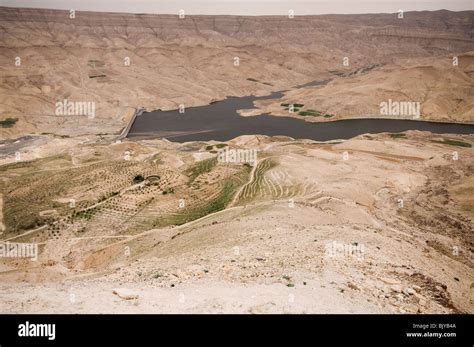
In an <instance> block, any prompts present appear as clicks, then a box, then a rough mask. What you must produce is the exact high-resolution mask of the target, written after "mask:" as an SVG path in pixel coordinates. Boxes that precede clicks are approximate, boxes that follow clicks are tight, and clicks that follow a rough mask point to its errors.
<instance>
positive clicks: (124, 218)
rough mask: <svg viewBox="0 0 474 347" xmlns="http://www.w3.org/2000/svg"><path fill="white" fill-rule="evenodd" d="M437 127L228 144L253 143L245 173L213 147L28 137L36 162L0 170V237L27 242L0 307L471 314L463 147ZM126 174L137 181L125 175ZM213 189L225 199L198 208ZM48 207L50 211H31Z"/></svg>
mask: <svg viewBox="0 0 474 347" xmlns="http://www.w3.org/2000/svg"><path fill="white" fill-rule="evenodd" d="M446 138H448V137H446ZM442 139H445V137H442V138H440V136H439V135H437V136H433V135H431V134H429V133H420V132H408V133H407V134H406V135H404V136H399V135H397V136H392V135H390V134H382V135H377V136H375V135H365V136H360V137H357V138H355V139H352V140H348V141H344V142H341V143H337V144H318V143H315V142H312V141H293V140H288V139H285V138H273V139H271V138H267V137H261V136H259V137H255V136H246V137H241V138H237V139H235V140H233V141H230V142H229V143H228V145H229V146H230V147H236V148H257V149H258V150H259V152H258V153H259V157H258V158H259V161H258V164H257V165H256V166H254V168H253V169H252V170H246V169H245V166H242V165H235V164H225V165H222V164H215V165H214V164H211V163H212V162H209V160H210V159H204V158H208V157H209V156H211V157H212V153H211V151H213V148H216V147H215V145H216V143H214V144H206V143H187V144H183V145H180V144H173V143H169V142H166V141H156V140H155V141H142V142H138V143H133V142H124V143H121V144H115V145H106V144H104V145H95V146H91V145H87V144H83V145H76V146H75V147H74V148H75V152H74V153H72V154H71V155H72V156H71V157H61V156H57V155H56V156H48V154H47V153H48V149H47V145H43V147H45V150H44V151H43V152H42V153H43V155H44V158H43V159H38V160H36V161H34V162H31V164H28V165H21V166H19V165H18V164H10V165H4V166H2V168H3V173H2V176H3V177H4V180H5V181H6V182H5V183H6V184H5V186H4V190H3V192H4V204H5V206H4V222H5V223H6V227H7V230H6V235H5V236H6V237H4V238H3V239H4V240H5V239H7V237H8V239H9V240H10V241H11V242H14V241H22V242H27V241H28V242H32V241H36V242H39V243H40V249H41V253H40V256H39V260H38V261H37V262H34V261H30V260H20V261H19V260H8V259H6V258H5V259H4V260H3V261H2V272H1V273H0V278H1V283H2V284H1V286H0V290H1V292H2V295H1V296H0V298H1V299H0V300H1V301H2V303H1V307H2V310H3V311H4V312H69V313H71V312H83V313H84V312H241V313H244V312H251V313H276V312H289V313H290V312H291V313H298V312H320V313H321V312H323V313H340V312H373V313H377V312H379V313H380V312H386V313H391V312H413V313H417V312H418V313H430V312H431V313H435V312H436V313H452V312H470V313H472V312H473V311H474V302H473V300H472V296H471V295H470V293H471V292H472V286H473V280H474V278H473V275H472V266H473V262H472V261H473V259H472V249H471V248H472V247H471V245H472V235H473V234H472V205H470V203H469V202H466V200H465V199H466V198H468V197H466V196H465V195H463V193H462V188H461V187H465V186H466V185H467V186H468V187H470V186H471V182H472V172H473V170H472V167H473V164H474V160H473V155H472V148H467V147H466V148H464V147H459V146H451V145H447V144H442V143H437V142H434V141H439V140H442ZM449 139H451V140H458V141H462V142H464V143H470V144H472V142H473V141H474V138H473V137H472V136H463V137H461V136H449ZM62 141H64V147H65V148H66V147H67V145H68V141H70V140H69V139H63V140H62ZM209 147H211V148H209ZM124 151H130V152H132V155H131V159H130V160H128V161H127V160H125V159H124V158H123V153H124ZM454 152H456V153H457V157H456V158H457V160H454V157H453V153H454ZM206 153H207V154H206ZM53 154H54V153H51V154H50V155H53ZM214 155H215V154H214ZM344 158H346V159H347V160H345V159H344ZM200 159H203V160H202V161H197V162H196V160H200ZM211 160H212V159H211ZM73 162H75V165H74V164H73ZM203 163H209V164H206V165H203ZM196 165H197V166H196ZM33 168H34V170H32V169H33ZM86 168H87V170H86ZM104 168H108V169H107V170H108V172H110V173H111V174H112V176H109V174H107V175H105V174H99V173H100V172H103V171H102V170H103V169H104ZM197 168H199V169H197ZM125 169H126V172H127V174H126V175H124V172H125V171H123V170H125ZM43 173H45V174H46V173H47V176H46V175H43ZM136 173H142V174H143V175H144V176H145V177H150V178H147V179H146V180H145V181H144V182H142V183H138V184H136V183H134V182H133V181H132V179H133V177H134V175H135V174H136ZM71 175H73V176H71ZM153 175H158V176H160V180H159V181H158V182H159V183H158V185H156V183H153V182H156V181H153V180H152V178H151V176H153ZM196 175H197V176H196ZM68 177H75V178H74V179H73V180H72V181H71V180H70V179H69V181H68V179H67V178H68ZM92 177H94V179H93V180H92V179H91V178H92ZM123 177H125V179H123ZM25 180H26V181H27V182H29V183H28V185H26V186H25V185H23V184H20V182H25ZM122 181H123V182H122ZM59 182H62V183H61V184H59ZM80 182H82V183H80ZM229 182H234V183H235V184H236V185H234V186H233V187H234V188H233V189H232V192H233V194H232V195H229V196H227V195H226V194H224V193H225V192H226V189H227V188H225V187H228V186H229ZM79 183H80V184H79ZM58 186H61V189H59V190H58V189H52V188H51V187H58ZM170 186H172V187H173V188H174V191H173V192H169V193H168V194H165V195H164V194H163V193H161V192H162V191H164V190H167V188H168V187H170ZM6 187H9V189H8V190H5V188H6ZM47 187H50V188H47ZM92 187H94V188H93V189H92V190H91V188H92ZM446 187H452V188H449V189H447V188H446ZM111 190H113V191H116V192H117V193H115V194H114V195H110V194H107V192H108V191H111ZM45 191H47V192H49V193H48V195H47V196H45V195H44V194H43V193H42V192H45ZM223 192H224V193H223ZM40 196H43V198H42V199H43V203H42V204H38V205H41V206H32V207H30V208H29V209H28V210H25V209H24V208H21V207H22V206H25V205H24V204H28V201H36V200H37V199H38V197H40ZM71 196H74V197H75V198H76V208H74V209H73V210H74V211H73V212H71V209H70V208H68V206H67V202H68V201H69V199H68V197H71ZM104 196H105V200H104ZM151 196H154V197H155V199H152V200H150V197H151ZM182 197H184V198H185V201H186V203H185V206H186V207H185V208H180V207H179V200H180V198H182ZM399 199H402V200H403V203H402V204H400V200H399ZM222 201H227V203H228V208H227V209H224V210H214V211H213V210H212V206H216V204H218V203H219V202H222ZM458 201H464V205H463V203H458ZM466 204H467V206H470V209H469V208H468V209H466V208H465V207H463V206H466ZM30 206H31V205H30ZM51 208H54V209H55V210H56V211H57V215H56V217H50V218H52V219H45V220H39V219H38V218H37V215H36V216H35V211H39V210H41V211H45V210H50V209H51ZM81 211H83V212H81ZM85 211H89V213H87V212H85ZM203 211H205V213H204V214H200V213H201V212H203ZM92 212H93V213H92ZM12 213H14V214H12ZM18 214H20V217H21V218H20V219H18V218H15V217H16V216H18ZM131 216H132V218H130V217H131ZM12 218H13V219H12ZM31 218H35V219H34V220H32V221H31V223H36V226H35V227H36V228H39V229H37V230H35V229H31V227H29V226H28V223H26V221H28V220H30V219H31ZM18 220H21V221H22V222H23V224H18ZM15 221H16V222H15ZM173 224H175V226H173ZM42 225H44V226H45V227H42ZM338 247H346V248H345V249H340V248H338ZM455 250H456V251H455ZM117 288H118V292H119V293H121V291H125V294H123V297H127V296H128V295H131V297H133V299H129V300H127V299H123V298H121V297H120V296H119V295H116V294H114V293H113V292H114V290H117Z"/></svg>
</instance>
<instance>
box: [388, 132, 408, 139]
mask: <svg viewBox="0 0 474 347" xmlns="http://www.w3.org/2000/svg"><path fill="white" fill-rule="evenodd" d="M390 137H391V138H392V139H406V138H407V134H405V133H392V134H390Z"/></svg>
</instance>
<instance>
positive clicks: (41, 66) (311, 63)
mask: <svg viewBox="0 0 474 347" xmlns="http://www.w3.org/2000/svg"><path fill="white" fill-rule="evenodd" d="M473 17H474V12H473V11H465V12H449V11H436V12H407V13H405V14H404V18H403V19H398V18H397V14H377V15H372V14H371V15H324V16H301V17H300V16H296V17H295V18H293V19H290V18H288V17H286V16H263V17H238V16H186V17H185V18H184V19H179V17H178V15H139V14H123V13H120V14H119V13H94V12H77V13H76V16H75V18H74V19H71V18H69V12H68V11H58V10H39V9H16V8H6V7H1V8H0V28H1V30H2V35H1V36H0V51H1V54H0V71H1V72H0V78H1V80H2V83H1V84H0V88H1V89H0V113H1V118H2V120H3V119H6V118H17V119H18V121H17V123H16V124H15V125H13V126H11V127H8V128H0V133H1V134H2V136H6V137H15V136H18V135H22V134H25V133H55V134H60V135H68V136H76V135H81V134H98V133H109V134H110V133H118V132H119V131H120V129H121V128H123V127H124V126H125V124H126V122H127V121H128V119H130V116H131V114H133V112H134V109H136V108H137V107H141V106H144V107H145V108H146V109H148V110H155V109H177V108H178V107H179V105H180V104H184V105H185V106H186V107H191V106H197V105H205V104H208V103H210V102H211V101H214V100H220V99H223V98H225V97H226V96H229V95H234V96H243V95H250V94H257V95H262V94H268V93H269V92H270V91H275V90H282V89H288V88H289V87H292V86H295V85H300V84H303V83H306V82H309V81H314V80H322V79H326V78H337V77H335V76H334V75H333V74H331V73H330V71H343V72H351V71H357V70H359V69H361V68H362V69H363V68H366V67H370V66H374V65H377V66H378V65H384V64H389V63H395V62H397V61H398V60H400V59H408V58H413V59H415V58H423V57H446V56H447V55H449V54H461V53H463V52H467V51H470V50H472V49H473V39H472V28H471V25H470V23H472V21H473ZM346 57H347V58H348V66H345V65H344V58H346ZM18 58H19V59H20V60H19V61H18ZM236 58H238V64H237V65H236ZM64 99H68V100H72V101H78V102H79V101H88V102H95V106H96V116H95V117H94V118H93V119H88V118H87V117H84V116H83V115H73V116H67V117H65V116H63V115H57V114H55V110H56V108H55V103H56V102H57V101H58V100H64ZM454 116H455V115H454Z"/></svg>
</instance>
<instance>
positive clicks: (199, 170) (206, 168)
mask: <svg viewBox="0 0 474 347" xmlns="http://www.w3.org/2000/svg"><path fill="white" fill-rule="evenodd" d="M216 164H217V158H210V159H206V160H202V161H200V162H198V163H196V164H195V165H194V166H193V167H191V168H189V169H188V170H186V171H185V174H186V175H187V176H188V177H189V182H188V184H191V183H193V182H194V180H195V179H196V178H197V177H198V176H200V175H202V174H204V173H207V172H211V171H212V169H213V168H214V167H215V166H216Z"/></svg>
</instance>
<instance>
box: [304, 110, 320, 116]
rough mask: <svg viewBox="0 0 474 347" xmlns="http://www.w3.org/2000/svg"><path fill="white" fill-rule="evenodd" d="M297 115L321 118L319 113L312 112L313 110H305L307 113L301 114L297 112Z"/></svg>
mask: <svg viewBox="0 0 474 347" xmlns="http://www.w3.org/2000/svg"><path fill="white" fill-rule="evenodd" d="M298 114H299V115H300V116H303V117H305V116H314V117H319V116H321V113H319V112H317V111H313V110H307V111H301V112H298Z"/></svg>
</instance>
